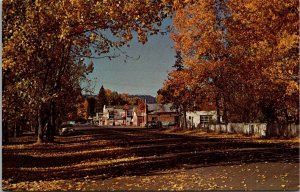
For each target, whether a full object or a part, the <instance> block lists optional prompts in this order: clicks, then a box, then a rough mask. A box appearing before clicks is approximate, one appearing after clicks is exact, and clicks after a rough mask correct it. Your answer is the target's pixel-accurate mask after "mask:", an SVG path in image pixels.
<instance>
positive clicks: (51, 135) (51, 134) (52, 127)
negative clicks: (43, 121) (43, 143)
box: [47, 101, 55, 142]
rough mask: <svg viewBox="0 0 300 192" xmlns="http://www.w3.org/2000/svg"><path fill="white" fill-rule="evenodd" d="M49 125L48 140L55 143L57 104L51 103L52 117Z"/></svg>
mask: <svg viewBox="0 0 300 192" xmlns="http://www.w3.org/2000/svg"><path fill="white" fill-rule="evenodd" d="M49 118H50V119H49V124H48V126H47V140H48V141H49V142H53V141H54V133H55V103H54V102H53V101H51V103H50V117H49Z"/></svg>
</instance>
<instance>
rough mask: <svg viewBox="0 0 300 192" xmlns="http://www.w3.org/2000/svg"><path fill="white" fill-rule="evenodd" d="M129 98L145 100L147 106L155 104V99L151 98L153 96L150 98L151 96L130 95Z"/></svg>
mask: <svg viewBox="0 0 300 192" xmlns="http://www.w3.org/2000/svg"><path fill="white" fill-rule="evenodd" d="M130 97H131V98H133V97H139V98H141V99H143V100H145V99H146V102H147V103H148V104H155V103H156V98H155V97H153V96H151V95H130Z"/></svg>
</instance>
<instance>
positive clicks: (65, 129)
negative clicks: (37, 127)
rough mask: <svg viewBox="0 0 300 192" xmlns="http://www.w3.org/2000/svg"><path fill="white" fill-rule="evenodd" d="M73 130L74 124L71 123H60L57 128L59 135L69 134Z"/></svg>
mask: <svg viewBox="0 0 300 192" xmlns="http://www.w3.org/2000/svg"><path fill="white" fill-rule="evenodd" d="M73 132H74V125H72V124H62V125H61V126H60V128H59V130H58V134H59V135H69V134H72V133H73Z"/></svg>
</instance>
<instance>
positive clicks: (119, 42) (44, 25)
mask: <svg viewBox="0 0 300 192" xmlns="http://www.w3.org/2000/svg"><path fill="white" fill-rule="evenodd" d="M180 6H181V2H180V1H171V0H167V1H139V0H133V1H130V2H125V1H102V0H88V1H86V0H72V1H43V0H41V1H40V0H36V1H30V0H24V1H23V0H22V1H21V0H11V1H4V2H3V32H2V33H3V64H2V73H3V74H2V76H3V87H2V89H3V90H2V91H3V117H4V118H3V122H4V125H5V126H4V127H5V128H4V130H7V132H8V130H9V129H11V127H12V124H15V123H18V122H19V121H21V119H20V117H22V118H24V117H26V118H29V117H32V116H34V117H36V121H37V122H38V123H37V124H38V125H39V126H38V130H39V131H38V141H37V142H38V143H41V142H43V134H44V131H43V128H44V127H45V126H46V125H47V130H48V132H47V138H48V139H49V140H50V141H52V140H53V139H54V133H55V128H56V127H57V126H58V125H57V124H56V119H57V117H56V116H57V114H59V113H62V112H63V110H64V109H66V102H65V101H66V100H68V101H72V100H73V101H75V99H74V98H76V97H77V96H78V94H80V89H81V88H80V81H83V80H84V78H85V75H86V74H87V73H89V72H91V71H92V66H91V65H89V63H88V60H85V59H84V58H103V57H109V58H111V57H110V56H109V55H107V53H109V51H110V50H111V49H120V47H122V46H124V45H126V44H127V43H128V42H129V41H130V40H131V39H132V38H133V33H134V32H136V33H137V36H138V40H139V41H140V42H142V43H146V41H147V36H148V35H153V34H157V33H158V32H159V31H160V27H159V26H160V25H161V22H162V20H163V19H164V18H165V17H167V16H168V14H169V13H171V12H172V10H173V9H175V8H179V7H180ZM67 96H68V98H67ZM68 104H71V105H72V104H74V103H68ZM46 112H47V113H46Z"/></svg>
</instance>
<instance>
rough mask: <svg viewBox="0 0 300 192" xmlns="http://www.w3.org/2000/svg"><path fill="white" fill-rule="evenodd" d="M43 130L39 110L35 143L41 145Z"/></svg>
mask: <svg viewBox="0 0 300 192" xmlns="http://www.w3.org/2000/svg"><path fill="white" fill-rule="evenodd" d="M43 136H44V130H43V125H42V117H41V110H40V111H39V112H38V134H37V141H36V143H38V144H40V143H43Z"/></svg>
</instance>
